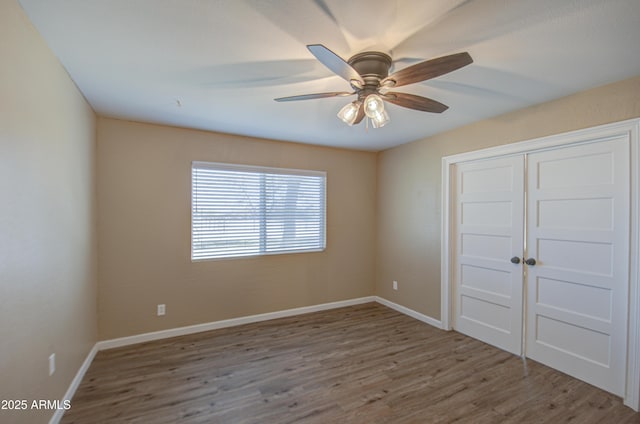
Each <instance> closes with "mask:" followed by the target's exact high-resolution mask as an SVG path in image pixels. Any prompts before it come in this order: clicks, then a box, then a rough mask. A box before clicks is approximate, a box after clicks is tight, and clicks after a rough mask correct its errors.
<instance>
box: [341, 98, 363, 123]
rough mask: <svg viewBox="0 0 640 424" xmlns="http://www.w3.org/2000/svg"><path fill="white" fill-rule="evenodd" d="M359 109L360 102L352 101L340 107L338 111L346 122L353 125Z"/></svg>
mask: <svg viewBox="0 0 640 424" xmlns="http://www.w3.org/2000/svg"><path fill="white" fill-rule="evenodd" d="M358 109H360V102H358V101H355V102H351V103H349V104H348V105H346V106H345V107H343V108H342V109H340V112H338V118H340V119H342V121H343V122H344V123H345V124H347V125H349V126H351V125H353V123H354V122H355V120H356V117H357V116H358Z"/></svg>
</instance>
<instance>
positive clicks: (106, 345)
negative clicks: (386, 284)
mask: <svg viewBox="0 0 640 424" xmlns="http://www.w3.org/2000/svg"><path fill="white" fill-rule="evenodd" d="M369 302H375V296H367V297H359V298H356V299H349V300H341V301H338V302H330V303H322V304H320V305H313V306H304V307H301V308H294V309H285V310H284V311H277V312H268V313H265V314H258V315H249V316H246V317H240V318H231V319H225V320H222V321H214V322H208V323H204V324H196V325H190V326H187V327H178V328H170V329H168V330H161V331H154V332H151V333H143V334H137V335H135V336H129V337H121V338H118V339H111V340H104V341H101V342H98V343H97V346H98V350H105V349H113V348H116V347H122V346H128V345H132V344H136V343H143V342H149V341H152V340H160V339H166V338H169V337H176V336H185V335H187V334H194V333H200V332H202V331H210V330H218V329H220V328H227V327H235V326H237V325H243V324H251V323H254V322H260V321H267V320H271V319H277V318H286V317H291V316H295V315H302V314H308V313H311V312H319V311H326V310H329V309H335V308H343V307H345V306H352V305H360V304H362V303H369Z"/></svg>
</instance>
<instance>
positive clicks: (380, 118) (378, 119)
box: [371, 110, 391, 128]
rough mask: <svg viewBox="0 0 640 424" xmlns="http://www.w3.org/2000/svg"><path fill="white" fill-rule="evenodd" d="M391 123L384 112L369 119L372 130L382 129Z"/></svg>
mask: <svg viewBox="0 0 640 424" xmlns="http://www.w3.org/2000/svg"><path fill="white" fill-rule="evenodd" d="M389 121H391V119H390V118H389V114H388V113H387V111H386V110H382V111H380V112H378V113H376V114H375V115H374V116H372V117H371V125H373V128H382V127H384V126H385V125H387V124H388V123H389Z"/></svg>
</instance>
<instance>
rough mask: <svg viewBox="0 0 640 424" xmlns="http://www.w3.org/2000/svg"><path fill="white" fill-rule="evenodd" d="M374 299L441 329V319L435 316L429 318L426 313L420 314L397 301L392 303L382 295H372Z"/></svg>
mask: <svg viewBox="0 0 640 424" xmlns="http://www.w3.org/2000/svg"><path fill="white" fill-rule="evenodd" d="M374 298H375V301H376V302H378V303H380V304H381V305H384V306H387V307H389V308H391V309H394V310H396V311H398V312H400V313H402V314H405V315H408V316H410V317H411V318H415V319H417V320H419V321H422V322H424V323H426V324H429V325H433V326H434V327H436V328H439V329H440V330H442V329H443V327H442V321H440V320H437V319H435V318H431V317H430V316H428V315H424V314H421V313H420V312H417V311H414V310H413V309H409V308H407V307H406V306H402V305H398V304H397V303H394V302H392V301H390V300H387V299H385V298H384V297H380V296H374Z"/></svg>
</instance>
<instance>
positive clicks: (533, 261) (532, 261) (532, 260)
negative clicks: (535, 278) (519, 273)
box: [524, 258, 536, 266]
mask: <svg viewBox="0 0 640 424" xmlns="http://www.w3.org/2000/svg"><path fill="white" fill-rule="evenodd" d="M524 263H525V264H527V265H529V266H534V265H535V264H536V260H535V259H533V258H529V259H527V260H526V261H524Z"/></svg>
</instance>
